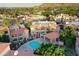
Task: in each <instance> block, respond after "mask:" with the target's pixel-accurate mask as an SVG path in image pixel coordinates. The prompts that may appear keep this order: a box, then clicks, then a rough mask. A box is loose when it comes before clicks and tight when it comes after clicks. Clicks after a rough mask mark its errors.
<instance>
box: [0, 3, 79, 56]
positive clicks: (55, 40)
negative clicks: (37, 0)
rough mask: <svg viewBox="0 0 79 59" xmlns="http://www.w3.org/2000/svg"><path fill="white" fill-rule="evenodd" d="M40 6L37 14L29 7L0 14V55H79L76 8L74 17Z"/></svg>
mask: <svg viewBox="0 0 79 59" xmlns="http://www.w3.org/2000/svg"><path fill="white" fill-rule="evenodd" d="M45 5H46V4H45ZM45 5H44V6H45ZM44 6H42V7H44ZM48 6H50V5H48ZM42 7H39V8H41V9H40V11H38V10H39V9H38V8H36V9H33V10H32V9H29V8H28V9H23V11H21V10H20V11H16V10H18V9H11V10H15V11H16V12H17V13H16V12H15V13H16V14H15V13H13V14H6V13H0V56H79V16H78V15H76V14H75V15H74V13H75V10H74V9H75V7H74V9H73V10H74V12H73V11H72V13H73V15H72V14H71V13H65V11H66V10H65V11H64V12H63V11H62V9H52V8H51V7H49V10H48V7H47V5H46V6H45V7H47V8H46V9H43V8H42ZM45 7H44V8H45ZM65 8H66V7H65ZM67 8H68V7H67ZM4 9H5V8H4ZM69 9H70V8H69ZM69 9H68V10H69ZM5 10H6V11H8V10H10V9H5ZM25 10H26V12H25ZM30 10H31V11H30ZM52 10H53V12H50V11H52ZM70 10H72V8H71V9H70ZM0 11H2V10H0ZM60 11H61V12H60ZM8 12H9V11H8ZM11 12H13V11H11ZM21 12H23V13H21ZM59 12H60V13H59ZM66 12H68V11H66ZM76 12H77V11H76ZM54 13H55V14H54Z"/></svg>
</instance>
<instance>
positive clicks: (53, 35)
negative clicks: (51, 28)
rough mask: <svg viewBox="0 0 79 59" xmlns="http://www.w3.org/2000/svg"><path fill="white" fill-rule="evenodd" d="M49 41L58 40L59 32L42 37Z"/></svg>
mask: <svg viewBox="0 0 79 59" xmlns="http://www.w3.org/2000/svg"><path fill="white" fill-rule="evenodd" d="M44 36H45V37H46V38H48V39H49V40H56V38H59V32H51V33H48V34H45V35H44Z"/></svg>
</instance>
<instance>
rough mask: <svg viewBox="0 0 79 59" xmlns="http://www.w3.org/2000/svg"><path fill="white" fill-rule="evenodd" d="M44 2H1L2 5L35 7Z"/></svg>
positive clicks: (0, 5)
mask: <svg viewBox="0 0 79 59" xmlns="http://www.w3.org/2000/svg"><path fill="white" fill-rule="evenodd" d="M41 4H42V3H0V7H33V6H39V5H41Z"/></svg>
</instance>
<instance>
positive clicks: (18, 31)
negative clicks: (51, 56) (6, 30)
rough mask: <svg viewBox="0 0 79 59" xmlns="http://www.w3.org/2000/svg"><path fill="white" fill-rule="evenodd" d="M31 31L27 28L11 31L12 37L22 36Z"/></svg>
mask: <svg viewBox="0 0 79 59" xmlns="http://www.w3.org/2000/svg"><path fill="white" fill-rule="evenodd" d="M28 31H29V30H28V29H26V28H21V29H18V30H10V35H17V34H22V33H24V32H28Z"/></svg>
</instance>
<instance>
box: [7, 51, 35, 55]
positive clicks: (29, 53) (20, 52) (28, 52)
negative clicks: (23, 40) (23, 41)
mask: <svg viewBox="0 0 79 59" xmlns="http://www.w3.org/2000/svg"><path fill="white" fill-rule="evenodd" d="M14 52H15V51H12V50H11V51H9V52H8V53H7V56H15V55H14ZM17 56H34V54H33V53H32V52H30V51H18V54H17Z"/></svg>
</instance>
